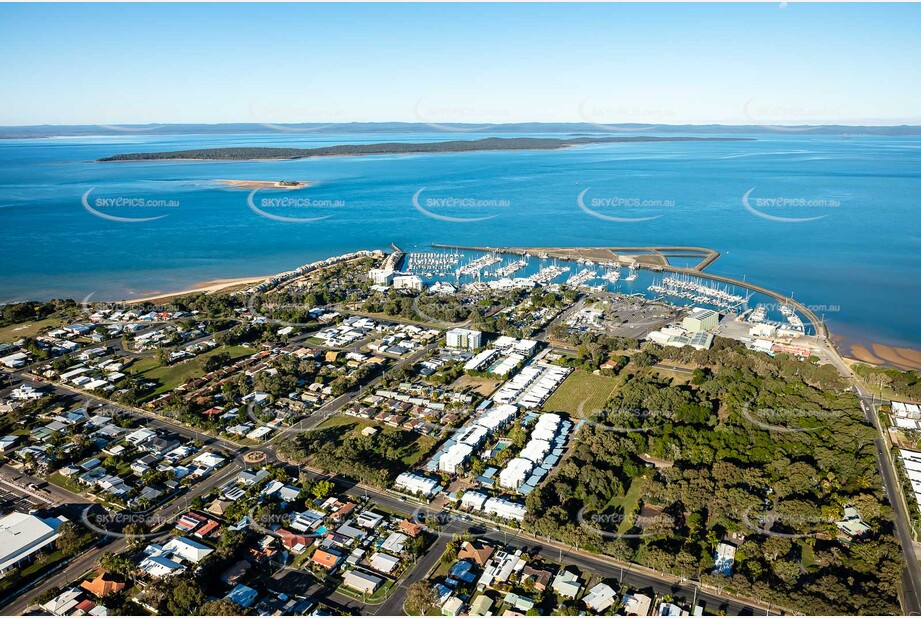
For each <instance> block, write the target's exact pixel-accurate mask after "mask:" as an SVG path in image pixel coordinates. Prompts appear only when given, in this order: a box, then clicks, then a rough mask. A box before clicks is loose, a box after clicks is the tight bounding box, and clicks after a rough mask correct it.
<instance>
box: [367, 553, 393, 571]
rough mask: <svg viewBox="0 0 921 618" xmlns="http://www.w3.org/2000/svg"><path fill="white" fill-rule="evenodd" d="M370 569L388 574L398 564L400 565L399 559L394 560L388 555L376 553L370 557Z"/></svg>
mask: <svg viewBox="0 0 921 618" xmlns="http://www.w3.org/2000/svg"><path fill="white" fill-rule="evenodd" d="M369 562H370V563H371V567H372V568H373V569H374V570H375V571H380V572H381V573H390V572H391V571H393V570H394V569H395V568H396V567H397V565H398V564H400V559H399V558H395V557H394V556H391V555H389V554H382V553H376V554H374V555H373V556H371V560H370V561H369Z"/></svg>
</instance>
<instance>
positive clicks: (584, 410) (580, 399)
mask: <svg viewBox="0 0 921 618" xmlns="http://www.w3.org/2000/svg"><path fill="white" fill-rule="evenodd" d="M617 384H618V379H617V378H613V377H608V376H602V375H595V374H593V373H589V372H587V371H583V370H582V369H576V370H575V371H573V372H572V373H571V374H569V377H567V378H566V379H565V380H564V381H563V383H562V384H560V387H559V388H558V389H556V391H554V393H553V394H552V395H550V398H549V399H548V400H547V401H546V402H545V403H544V405H543V408H544V410H547V411H549V412H566V413H568V414H570V415H572V416H582V417H586V416H591V415H592V413H593V412H595V411H598V410H602V409H604V405H605V404H606V403H607V402H608V399H609V398H610V397H611V393H613V392H614V389H615V388H617Z"/></svg>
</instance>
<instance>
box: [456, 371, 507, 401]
mask: <svg viewBox="0 0 921 618" xmlns="http://www.w3.org/2000/svg"><path fill="white" fill-rule="evenodd" d="M501 383H502V381H501V380H492V379H490V378H480V377H474V376H468V375H466V374H465V375H462V376H461V377H459V378H457V379H456V380H454V384H452V385H451V386H452V387H454V388H455V389H458V390H460V389H462V388H466V387H468V386H469V387H471V388H472V389H473V390H474V391H476V392H477V393H479V394H480V395H482V396H483V397H489V396H490V395H491V394H492V392H493V391H494V390H496V388H498V386H499V385H500V384H501Z"/></svg>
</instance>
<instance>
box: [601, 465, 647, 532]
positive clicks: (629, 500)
mask: <svg viewBox="0 0 921 618" xmlns="http://www.w3.org/2000/svg"><path fill="white" fill-rule="evenodd" d="M645 484H646V477H645V476H638V477H636V478H634V479H633V481H632V482H631V483H630V489H628V490H627V493H626V494H624V495H623V496H620V497H619V498H613V499H612V500H611V501H610V502H609V503H608V506H609V507H613V508H615V509H617V510H619V511H620V512H621V513H624V514H625V515H628V514H630V513H632V512H633V509H634V508H636V503H637V502H638V501H639V499H640V495H641V494H642V493H643V485H645ZM632 526H633V521H632V520H629V519H628V518H626V517H625V518H624V520H623V521H621V522H620V526H618V529H617V532H618V533H619V534H624V533H626V532H627V530H629V529H630V528H631V527H632Z"/></svg>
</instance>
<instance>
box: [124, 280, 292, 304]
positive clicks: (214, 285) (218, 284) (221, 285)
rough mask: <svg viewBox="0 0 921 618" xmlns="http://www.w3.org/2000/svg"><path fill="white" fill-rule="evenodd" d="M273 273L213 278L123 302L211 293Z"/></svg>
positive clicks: (245, 283)
mask: <svg viewBox="0 0 921 618" xmlns="http://www.w3.org/2000/svg"><path fill="white" fill-rule="evenodd" d="M273 276H274V275H264V276H262V277H241V278H239V279H215V280H213V281H203V282H202V283H198V284H196V285H195V286H194V287H192V288H189V289H187V290H179V291H176V292H163V293H160V294H154V295H151V296H144V297H142V298H128V299H125V300H124V301H123V302H125V303H126V304H130V303H146V302H154V301H159V300H163V299H166V298H173V297H174V296H183V295H185V294H197V293H201V292H204V293H206V294H212V293H214V292H219V291H221V290H225V289H227V288H233V287H237V286H243V285H252V284H254V283H261V282H263V281H265V280H266V279H268V278H270V277H273Z"/></svg>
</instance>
